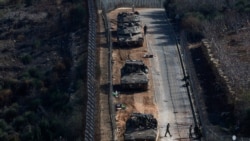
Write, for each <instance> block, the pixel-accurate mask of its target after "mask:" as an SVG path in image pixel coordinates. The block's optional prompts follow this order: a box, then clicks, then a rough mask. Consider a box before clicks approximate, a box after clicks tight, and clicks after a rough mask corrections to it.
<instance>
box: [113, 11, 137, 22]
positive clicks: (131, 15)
mask: <svg viewBox="0 0 250 141" xmlns="http://www.w3.org/2000/svg"><path fill="white" fill-rule="evenodd" d="M117 22H118V23H128V22H133V23H140V22H141V19H140V15H139V13H138V12H122V13H119V14H118V15H117Z"/></svg>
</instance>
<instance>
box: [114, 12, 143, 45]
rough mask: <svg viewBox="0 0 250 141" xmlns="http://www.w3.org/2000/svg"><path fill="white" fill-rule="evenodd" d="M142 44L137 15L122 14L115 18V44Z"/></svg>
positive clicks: (140, 27)
mask: <svg viewBox="0 0 250 141" xmlns="http://www.w3.org/2000/svg"><path fill="white" fill-rule="evenodd" d="M143 42H144V37H143V30H142V25H141V21H140V17H139V13H136V12H134V13H132V12H123V13H119V14H118V16H117V43H118V45H119V46H142V45H143Z"/></svg>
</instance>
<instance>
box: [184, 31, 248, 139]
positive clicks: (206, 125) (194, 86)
mask: <svg viewBox="0 0 250 141" xmlns="http://www.w3.org/2000/svg"><path fill="white" fill-rule="evenodd" d="M186 37H187V35H186V34H185V32H182V33H181V34H180V36H179V38H180V45H181V50H182V53H183V58H184V59H183V60H184V62H185V66H186V69H187V72H188V75H189V79H190V87H191V92H192V93H193V97H194V99H195V101H194V102H195V103H194V104H195V107H196V108H197V110H198V111H197V112H198V113H199V122H200V125H201V129H202V134H203V138H202V140H204V141H232V140H233V138H232V137H233V134H232V135H225V134H222V133H221V132H220V131H218V127H216V126H213V125H211V123H210V122H209V121H208V119H207V117H208V115H207V113H206V109H205V107H206V106H205V103H204V98H203V96H202V94H203V91H202V88H201V86H200V83H199V80H198V77H197V74H196V71H195V68H194V64H193V63H192V62H193V61H192V58H191V54H190V51H189V49H188V41H187V38H186ZM208 56H209V55H208ZM236 138H237V139H236V140H237V141H250V139H249V138H243V137H236Z"/></svg>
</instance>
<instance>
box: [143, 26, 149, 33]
mask: <svg viewBox="0 0 250 141" xmlns="http://www.w3.org/2000/svg"><path fill="white" fill-rule="evenodd" d="M147 29H148V27H147V25H146V24H145V25H144V27H143V30H144V35H146V34H147Z"/></svg>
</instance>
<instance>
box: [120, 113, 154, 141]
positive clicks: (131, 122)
mask: <svg viewBox="0 0 250 141" xmlns="http://www.w3.org/2000/svg"><path fill="white" fill-rule="evenodd" d="M157 134H158V130H157V120H156V119H155V118H154V117H153V115H151V114H141V113H133V114H132V115H131V116H130V118H129V119H128V120H127V122H126V130H125V133H124V140H125V141H145V140H146V141H156V140H157Z"/></svg>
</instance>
